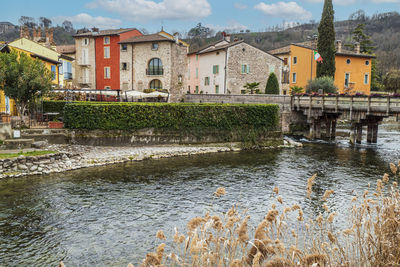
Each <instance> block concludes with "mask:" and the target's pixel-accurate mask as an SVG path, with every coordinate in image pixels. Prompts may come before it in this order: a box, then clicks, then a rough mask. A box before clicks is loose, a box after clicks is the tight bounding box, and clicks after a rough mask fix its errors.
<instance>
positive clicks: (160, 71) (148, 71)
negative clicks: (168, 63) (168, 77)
mask: <svg viewBox="0 0 400 267" xmlns="http://www.w3.org/2000/svg"><path fill="white" fill-rule="evenodd" d="M146 75H149V76H160V75H164V69H163V68H152V69H146Z"/></svg>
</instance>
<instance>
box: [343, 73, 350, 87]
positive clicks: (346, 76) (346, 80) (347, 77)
mask: <svg viewBox="0 0 400 267" xmlns="http://www.w3.org/2000/svg"><path fill="white" fill-rule="evenodd" d="M349 84H350V73H346V74H345V75H344V87H346V88H347V87H349Z"/></svg>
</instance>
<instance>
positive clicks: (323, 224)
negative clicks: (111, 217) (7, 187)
mask: <svg viewBox="0 0 400 267" xmlns="http://www.w3.org/2000/svg"><path fill="white" fill-rule="evenodd" d="M399 164H400V162H399ZM393 166H394V164H391V165H390V169H391V171H392V173H393V174H394V175H393V176H392V177H390V176H389V175H388V174H385V175H384V176H383V178H382V180H378V181H377V187H376V190H375V191H376V192H375V193H374V194H370V191H369V190H366V191H365V192H364V193H363V194H362V197H358V198H357V197H353V198H352V199H351V200H350V201H351V203H352V208H351V210H350V216H349V218H348V224H349V225H348V227H347V229H345V230H338V227H335V225H334V222H335V218H336V215H337V214H336V213H335V212H331V213H329V207H328V206H327V204H326V203H325V202H324V203H323V208H324V210H325V212H326V213H324V214H319V215H318V216H317V217H316V218H311V219H307V220H305V219H304V217H303V210H302V208H301V206H300V205H298V204H295V205H292V207H288V206H284V201H283V199H282V197H277V200H278V202H279V204H280V205H281V206H280V207H279V208H277V205H276V204H273V205H272V207H271V209H270V210H268V211H267V212H266V215H265V217H264V219H263V220H262V221H261V222H260V223H259V224H258V225H257V227H256V229H255V230H254V235H253V237H251V236H250V234H249V232H252V231H251V228H250V226H249V220H250V216H246V215H245V214H240V213H239V212H238V211H237V210H236V208H235V207H232V208H231V209H230V210H229V211H227V212H226V213H224V214H221V215H213V216H211V215H209V214H208V213H207V214H205V215H204V216H203V217H196V218H193V219H191V220H190V221H189V222H188V224H187V235H186V236H185V235H184V234H181V233H179V232H178V230H177V229H175V234H174V236H173V238H172V241H173V242H171V243H172V247H170V248H168V250H169V252H168V253H169V254H167V255H166V254H165V249H166V245H165V244H161V245H159V246H158V247H157V249H156V251H155V252H151V253H148V254H147V255H146V257H145V259H144V260H143V261H142V263H141V265H140V266H143V267H150V266H196V267H197V266H199V267H200V266H227V267H239V266H260V267H261V266H263V267H265V266H268V267H292V266H293V267H294V266H307V267H316V266H370V267H372V266H399V265H400V246H399V244H400V193H399V189H398V187H397V186H398V183H397V182H396V181H393V183H392V185H389V181H390V180H391V179H392V180H397V179H398V178H399V177H398V173H397V167H396V166H395V167H396V169H394V167H393ZM394 170H395V171H394ZM315 178H316V175H313V176H312V177H311V178H310V179H308V181H307V197H308V198H311V194H312V193H313V191H312V185H313V183H314V181H315ZM385 187H387V188H385ZM370 190H371V189H370ZM273 192H274V193H275V194H276V196H277V195H278V193H279V190H278V188H277V187H275V188H274V189H273ZM217 193H218V194H217ZM224 194H225V190H222V189H220V188H219V189H218V190H217V191H216V193H215V195H216V196H218V197H221V196H223V195H224ZM332 194H333V190H327V191H326V192H325V194H324V196H323V197H322V198H321V200H324V201H326V199H327V198H328V197H329V196H330V195H332ZM290 213H297V215H298V216H297V221H289V218H293V216H288V215H289V214H290ZM338 219H343V218H338ZM293 225H295V226H296V227H295V229H292V228H291V227H290V226H293ZM156 236H157V238H159V239H161V240H165V238H166V237H165V235H164V232H162V231H158V232H157V235H156ZM60 266H63V263H60ZM129 266H130V267H131V266H133V265H129Z"/></svg>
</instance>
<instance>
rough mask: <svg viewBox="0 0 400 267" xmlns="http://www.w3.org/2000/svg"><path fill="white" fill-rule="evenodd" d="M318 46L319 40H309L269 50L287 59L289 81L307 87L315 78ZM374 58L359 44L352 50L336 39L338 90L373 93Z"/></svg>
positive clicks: (293, 84) (290, 84)
mask: <svg viewBox="0 0 400 267" xmlns="http://www.w3.org/2000/svg"><path fill="white" fill-rule="evenodd" d="M316 47H317V46H316V41H308V42H303V43H296V44H291V45H288V46H285V47H282V48H278V49H274V50H271V51H269V53H271V54H273V55H275V56H278V57H280V58H281V59H283V60H284V65H285V67H286V69H288V71H289V75H288V79H287V80H286V82H287V83H288V84H289V86H290V87H292V86H299V87H303V88H305V87H306V86H307V83H308V82H309V81H310V80H312V79H314V78H315V77H316V73H317V62H316V61H315V60H314V51H317V48H316ZM373 58H374V56H372V55H367V54H361V53H360V47H359V45H356V48H355V51H349V50H344V49H343V48H342V44H341V41H337V42H336V56H335V65H336V72H335V85H336V87H337V88H338V91H339V93H348V94H356V93H363V94H370V91H371V60H372V59H373ZM284 82H285V81H284ZM288 93H290V92H289V91H286V92H285V91H284V94H288Z"/></svg>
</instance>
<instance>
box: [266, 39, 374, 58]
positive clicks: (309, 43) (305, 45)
mask: <svg viewBox="0 0 400 267" xmlns="http://www.w3.org/2000/svg"><path fill="white" fill-rule="evenodd" d="M292 45H295V46H299V47H303V48H306V49H312V50H317V42H316V41H305V42H301V43H293V44H292ZM290 46H291V45H287V46H284V47H281V48H277V49H274V50H270V51H268V52H269V53H270V54H273V55H280V54H287V53H289V52H290ZM336 55H338V56H354V57H366V58H374V57H375V56H373V55H368V54H362V53H356V52H354V51H350V50H346V49H343V48H342V50H341V52H336Z"/></svg>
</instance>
